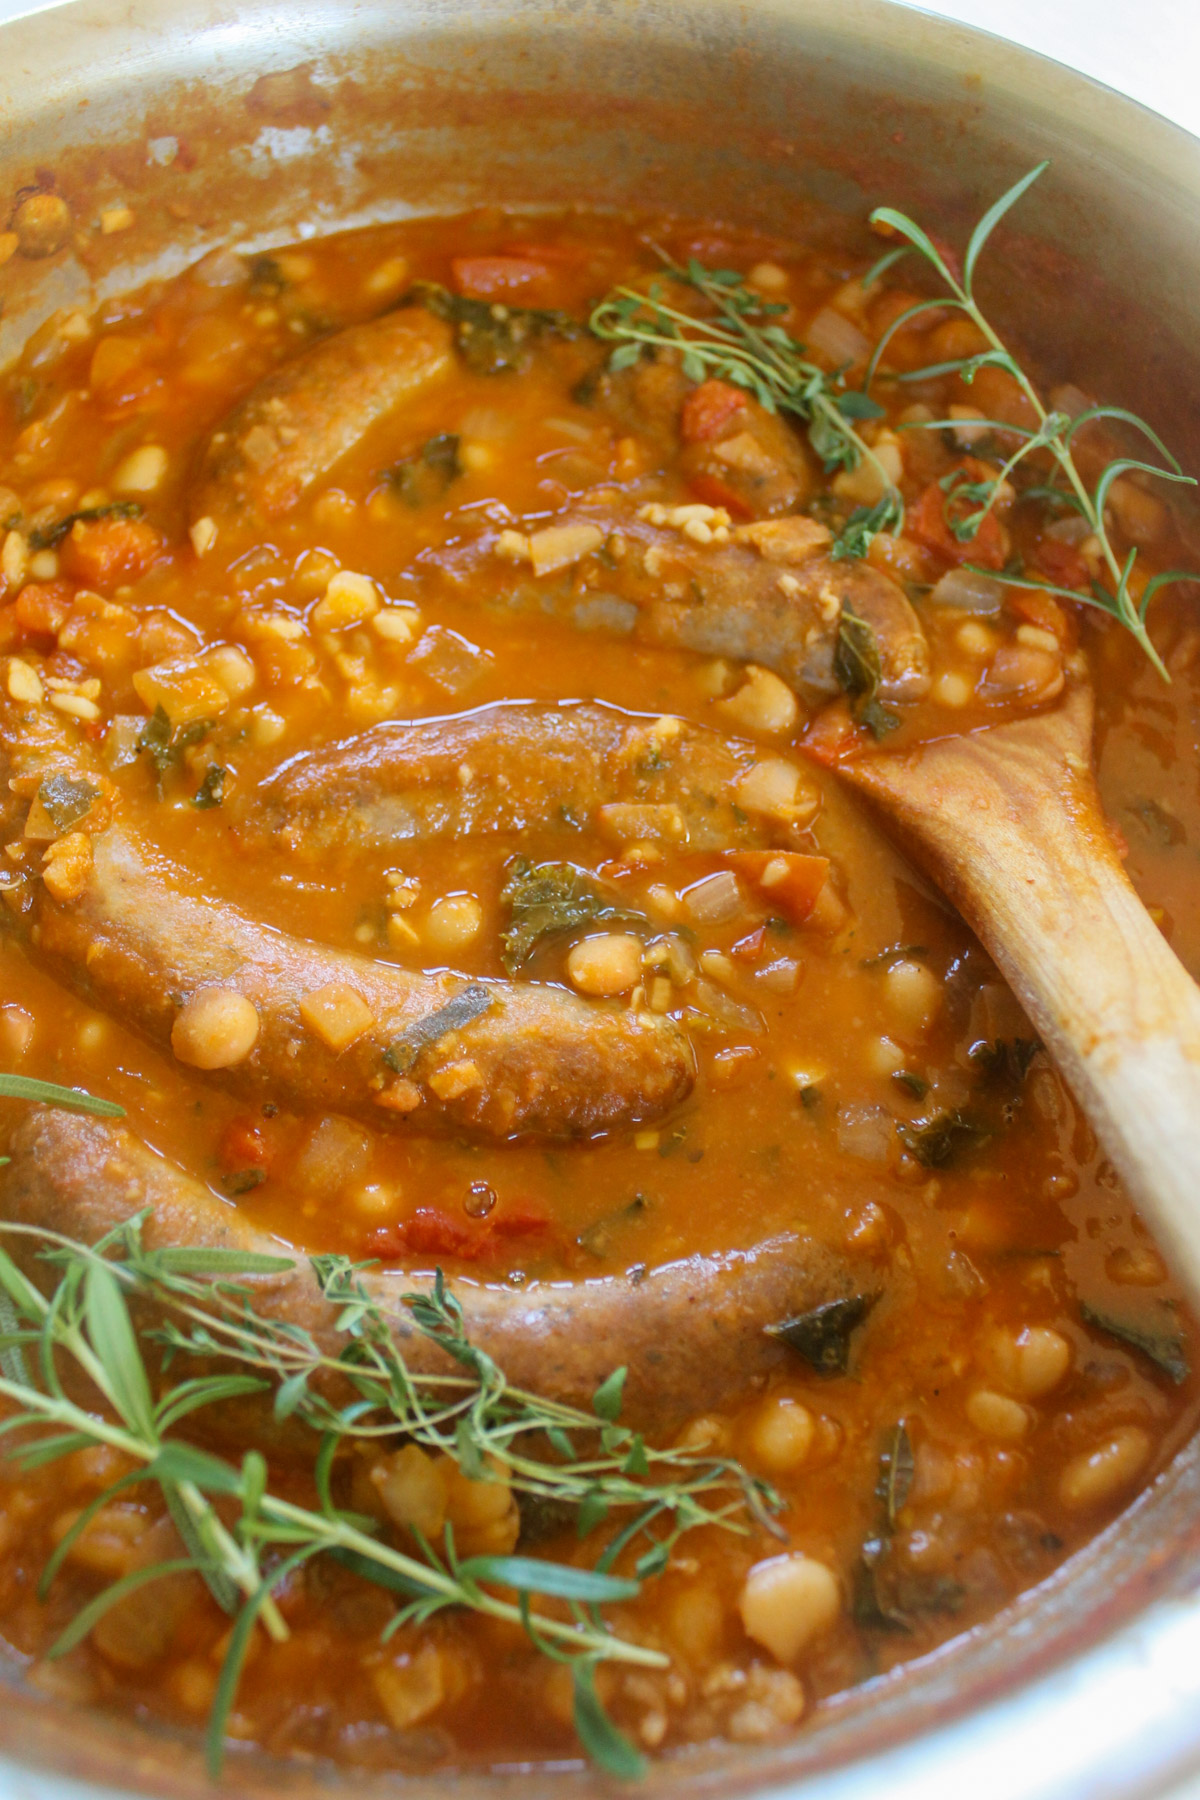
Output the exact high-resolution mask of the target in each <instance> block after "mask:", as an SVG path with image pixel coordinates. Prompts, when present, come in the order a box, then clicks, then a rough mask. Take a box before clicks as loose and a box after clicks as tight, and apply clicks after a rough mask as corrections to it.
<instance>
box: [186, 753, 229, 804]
mask: <svg viewBox="0 0 1200 1800" xmlns="http://www.w3.org/2000/svg"><path fill="white" fill-rule="evenodd" d="M228 774H229V770H228V769H223V768H222V767H221V765H220V763H209V765H208V768H207V769H206V770H205V772H204V780H203V781H202V782H201V783H200V786H199V787H198V788H197V789H196V792H195V793H194V794H193V795H192V805H193V806H196V807H199V808H200V810H201V812H204V811H207V809H208V808H209V807H211V806H220V804H221V802H222V801H223V799H224V798H225V781H226V777H227V776H228Z"/></svg>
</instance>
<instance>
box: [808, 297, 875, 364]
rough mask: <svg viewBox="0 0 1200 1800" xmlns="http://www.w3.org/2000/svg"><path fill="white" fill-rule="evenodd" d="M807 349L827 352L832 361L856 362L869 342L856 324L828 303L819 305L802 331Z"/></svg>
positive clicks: (864, 357)
mask: <svg viewBox="0 0 1200 1800" xmlns="http://www.w3.org/2000/svg"><path fill="white" fill-rule="evenodd" d="M804 336H805V342H806V343H807V345H808V348H809V349H810V350H816V351H818V352H819V353H820V354H821V355H822V356H827V357H828V358H829V360H830V362H833V363H838V364H841V363H857V362H863V361H865V359H866V356H867V353H868V351H869V350H870V348H871V345H870V343H869V341H868V340H867V338H865V337H864V336H863V333H862V332H861V331H860V330H859V329H858V326H857V325H854V324H852V323H851V322H850V320H849V319H847V318H846V317H845V315H844V314H843V313H840V312H835V311H834V310H833V308H832V306H823V307H822V308H821V310H820V312H819V313H817V314H816V315H815V316H814V317H813V318H812V319H811V320H810V321H809V326H808V330H807V331H806V332H805V334H804Z"/></svg>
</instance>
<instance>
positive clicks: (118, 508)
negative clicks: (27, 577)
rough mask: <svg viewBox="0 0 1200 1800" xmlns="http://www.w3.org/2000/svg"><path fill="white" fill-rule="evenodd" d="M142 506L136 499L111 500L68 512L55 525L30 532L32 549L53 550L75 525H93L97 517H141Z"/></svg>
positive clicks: (44, 526)
mask: <svg viewBox="0 0 1200 1800" xmlns="http://www.w3.org/2000/svg"><path fill="white" fill-rule="evenodd" d="M141 516H142V508H141V507H140V506H139V505H138V502H137V501H136V500H111V501H109V503H108V505H107V506H87V507H85V508H84V509H83V511H82V512H73V513H68V514H67V515H66V517H65V518H63V519H56V520H55V522H54V524H53V525H42V526H40V527H38V528H37V529H36V530H34V531H31V532H30V534H29V548H30V549H31V550H53V549H55V548H56V547H57V546H58V545H59V544H61V543H62V541H63V539H64V538H65V537H66V535H67V533H68V532H69V531H70V530H71V529H72V527H73V526H75V525H91V524H94V523H95V521H96V520H97V519H140V518H141Z"/></svg>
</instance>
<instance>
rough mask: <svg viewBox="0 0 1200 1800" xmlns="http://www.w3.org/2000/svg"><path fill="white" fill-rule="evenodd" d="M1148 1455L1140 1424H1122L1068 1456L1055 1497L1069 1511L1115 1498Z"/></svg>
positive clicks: (1146, 1440) (1139, 1468)
mask: <svg viewBox="0 0 1200 1800" xmlns="http://www.w3.org/2000/svg"><path fill="white" fill-rule="evenodd" d="M1149 1455H1150V1438H1149V1436H1148V1434H1147V1433H1146V1432H1144V1431H1143V1430H1142V1428H1141V1426H1140V1425H1122V1426H1121V1427H1120V1428H1119V1430H1117V1431H1114V1432H1113V1434H1112V1436H1111V1437H1109V1438H1106V1439H1105V1441H1104V1442H1103V1443H1102V1444H1097V1445H1096V1447H1095V1449H1094V1450H1085V1451H1084V1452H1083V1454H1082V1455H1080V1456H1075V1457H1072V1459H1071V1461H1070V1462H1069V1463H1068V1464H1067V1466H1066V1468H1065V1469H1064V1470H1063V1472H1062V1474H1061V1475H1060V1477H1059V1481H1058V1497H1059V1499H1060V1500H1061V1501H1062V1503H1063V1505H1064V1506H1066V1507H1069V1508H1070V1510H1071V1511H1072V1512H1081V1511H1083V1510H1084V1509H1086V1508H1091V1507H1094V1506H1103V1505H1105V1503H1106V1502H1107V1501H1109V1500H1112V1499H1115V1497H1116V1496H1117V1494H1119V1493H1120V1492H1121V1490H1122V1488H1127V1487H1128V1486H1129V1485H1130V1483H1131V1482H1132V1481H1133V1480H1134V1478H1135V1477H1136V1476H1137V1475H1138V1473H1139V1472H1140V1470H1141V1469H1142V1466H1143V1465H1144V1463H1145V1462H1146V1460H1147V1458H1148V1457H1149Z"/></svg>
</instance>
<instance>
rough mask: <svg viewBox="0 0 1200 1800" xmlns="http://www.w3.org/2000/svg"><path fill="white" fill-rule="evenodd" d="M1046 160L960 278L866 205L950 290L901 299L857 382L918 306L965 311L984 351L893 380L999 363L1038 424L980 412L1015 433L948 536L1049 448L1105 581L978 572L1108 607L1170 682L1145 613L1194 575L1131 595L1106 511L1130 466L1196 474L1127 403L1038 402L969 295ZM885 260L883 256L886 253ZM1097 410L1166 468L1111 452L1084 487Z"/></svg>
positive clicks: (911, 226) (982, 235)
mask: <svg viewBox="0 0 1200 1800" xmlns="http://www.w3.org/2000/svg"><path fill="white" fill-rule="evenodd" d="M1048 166H1049V164H1048V163H1047V162H1041V163H1039V164H1038V165H1037V167H1036V168H1033V169H1030V170H1029V172H1028V174H1026V175H1023V176H1022V177H1021V179H1020V180H1019V181H1016V182H1014V183H1013V185H1012V186H1011V187H1010V188H1009V189H1008V190H1007V191H1006V192H1005V193H1003V194H1002V195H1001V196H1000V198H999V199H998V200H997V201H996V202H995V203H994V204H993V205H992V206H990V207H989V208H988V210H987V212H986V213H985V214H984V215H983V217H982V219H980V221H979V223H978V224H977V225H976V227H975V229H974V231H973V232H972V233H971V236H970V239H969V241H968V243H967V250H966V255H965V257H964V259H963V272H962V278H961V280H960V279H959V277H958V276H957V275H956V274H955V273H954V271H953V269H951V267H950V266H949V264H948V263H947V261H946V258H945V257H944V256H943V254H942V252H941V251H940V250H939V249H938V247H937V245H936V244H935V243H934V242H933V240H932V239H931V238H930V237H929V235H928V234H927V233H926V232H925V231H923V230H922V229H921V227H920V226H919V225H918V224H917V223H916V221H915V220H913V219H911V218H909V217H908V215H907V214H906V213H902V212H898V211H896V209H895V208H894V207H890V206H879V207H876V208H875V210H874V212H873V213H872V214H871V223H872V224H873V225H882V226H885V227H887V228H889V229H890V230H892V231H894V232H896V233H897V234H898V235H899V236H900V237H902V238H905V239H907V243H908V247H909V249H911V250H915V251H917V253H918V254H919V255H920V256H922V257H923V258H924V259H925V261H926V262H928V263H929V264H930V265H931V266H932V267H933V269H934V270H935V271H936V272H937V274H938V275H939V276H940V278H941V280H942V282H943V283H944V285H945V287H946V288H947V289H948V290H949V294H948V297H947V295H944V294H943V295H940V296H938V297H937V298H935V299H929V300H920V301H917V302H915V303H914V304H913V305H912V306H910V307H908V308H906V309H905V311H904V312H902V313H901V314H900V315H899V316H898V317H897V318H896V319H894V320H893V321H892V323H891V324H890V325H889V326H888V328H887V330H886V331H885V332H884V333H883V336H882V337H881V338H880V340H879V342H878V343H877V344H876V346H875V349H874V352H873V353H872V356H871V360H870V362H869V363H868V365H867V370H866V374H865V376H864V379H863V386H862V391H863V393H864V395H869V393H870V389H871V385H872V382H873V381H874V379H875V377H876V375H877V373H878V371H879V366H880V363H881V361H882V358H883V356H884V353H885V351H886V349H887V346H888V344H889V343H890V342H891V340H892V338H893V337H894V336H895V334H896V332H898V331H901V330H903V328H904V327H905V326H906V325H908V324H911V322H912V321H913V320H914V319H915V318H918V317H919V316H920V315H921V314H922V313H926V312H929V311H930V310H933V309H944V308H951V309H952V310H954V311H956V312H960V313H963V314H964V315H965V316H966V317H967V318H968V319H970V320H971V322H972V323H973V324H974V325H975V326H976V328H977V329H978V330H979V331H980V332H981V333H982V335H983V337H984V338H985V339H986V341H987V345H988V347H987V349H986V350H983V351H981V352H979V353H978V354H977V355H974V356H964V357H955V358H951V359H950V360H948V361H946V362H940V363H931V364H929V365H927V366H926V367H924V368H921V369H914V370H909V371H906V372H904V373H902V374H899V375H897V376H895V377H893V379H895V380H896V381H899V382H913V381H929V380H932V379H934V378H936V377H938V376H945V375H958V376H960V377H961V378H962V380H963V381H965V382H967V383H968V384H969V383H970V382H972V381H973V380H974V378H975V376H976V375H977V374H978V372H979V370H980V369H985V368H993V369H1002V370H1004V372H1005V373H1006V374H1008V375H1011V376H1012V378H1013V380H1014V381H1015V382H1016V383H1017V386H1018V387H1019V388H1020V390H1021V393H1022V394H1023V395H1024V396H1025V398H1026V400H1027V401H1028V402H1029V404H1030V406H1031V408H1032V409H1033V414H1034V417H1035V419H1036V421H1037V423H1036V425H1035V426H1034V427H1032V428H1030V427H1026V426H1018V425H1012V424H1009V423H1007V422H1006V421H1004V420H999V419H982V420H980V421H979V423H980V425H981V426H984V427H990V428H991V429H992V430H994V431H996V432H997V433H999V434H1002V435H1003V436H1006V437H1008V438H1010V439H1012V438H1015V439H1017V440H1018V442H1017V448H1016V449H1015V450H1014V451H1013V452H1012V454H1011V455H1010V456H1009V457H1008V458H1007V459H1006V461H1005V462H1004V464H1003V466H1002V467H1001V468H1000V470H999V472H998V473H997V474H996V476H995V478H994V479H993V480H991V481H989V482H988V483H985V484H979V485H978V487H974V486H973V487H972V488H971V489H969V490H967V489H962V490H960V494H961V496H962V497H963V498H966V499H967V500H968V501H970V502H975V503H977V504H976V510H975V511H973V512H972V513H969V514H967V515H966V516H965V517H962V516H960V517H959V518H957V519H956V521H955V524H954V531H955V535H956V536H957V537H958V538H959V539H960V541H964V542H965V541H970V539H971V538H973V537H974V536H975V535H976V533H977V532H978V530H979V527H980V525H981V524H982V523H983V520H984V519H985V518H986V517H987V515H988V513H989V512H990V511H991V510H992V508H993V507H994V506H995V504H996V500H997V497H998V495H999V494H1000V492H1001V490H1002V484H1003V483H1005V482H1006V481H1007V480H1008V478H1009V477H1010V476H1011V475H1012V474H1013V473H1014V471H1015V470H1016V469H1017V468H1018V467H1019V466H1020V465H1021V464H1022V463H1024V462H1026V461H1027V460H1028V459H1029V458H1030V457H1032V456H1034V455H1035V453H1037V452H1043V453H1044V457H1049V458H1050V459H1051V462H1052V465H1053V467H1054V470H1055V481H1054V483H1053V487H1054V491H1055V493H1056V494H1057V495H1058V496H1059V497H1060V498H1061V499H1062V500H1063V501H1065V502H1066V503H1068V504H1069V505H1071V506H1072V507H1074V508H1075V509H1076V510H1077V511H1078V512H1079V514H1080V515H1081V517H1082V518H1084V519H1086V521H1087V523H1088V525H1089V526H1090V527H1091V531H1092V534H1093V535H1094V536H1095V538H1096V540H1097V542H1098V544H1099V546H1100V554H1101V556H1102V558H1103V560H1104V564H1105V567H1106V570H1107V576H1108V584H1109V585H1103V584H1102V583H1100V582H1095V583H1094V584H1093V586H1092V590H1091V592H1090V593H1084V592H1082V591H1080V590H1079V589H1076V588H1067V587H1061V586H1059V585H1058V584H1056V583H1054V582H1050V581H1043V580H1041V579H1040V578H1038V577H1036V576H1032V575H1028V574H1026V573H1024V572H1021V573H1017V574H1013V573H1008V572H1005V573H1003V574H1000V575H997V574H996V573H995V572H994V571H993V570H990V569H989V570H985V571H983V573H986V574H987V575H989V576H990V577H991V579H992V580H995V581H1000V582H1002V583H1004V584H1006V585H1008V586H1012V587H1022V588H1040V589H1041V590H1042V591H1043V592H1045V593H1050V594H1056V595H1061V596H1063V597H1064V598H1066V599H1068V600H1074V601H1081V600H1082V601H1084V602H1086V603H1087V604H1088V605H1092V606H1096V607H1098V608H1100V609H1101V610H1102V611H1104V612H1107V613H1109V614H1111V615H1112V617H1113V618H1115V619H1117V620H1118V621H1119V622H1120V623H1121V624H1122V625H1123V626H1124V627H1125V628H1126V630H1127V631H1129V632H1131V633H1132V635H1133V636H1134V637H1135V638H1136V639H1137V641H1138V643H1139V644H1140V645H1141V647H1142V649H1143V650H1144V651H1145V653H1146V655H1147V656H1148V657H1149V658H1150V661H1151V662H1152V663H1153V664H1154V666H1155V668H1156V669H1157V670H1158V672H1159V674H1160V675H1162V677H1163V679H1164V680H1168V681H1169V680H1170V676H1169V675H1168V674H1167V671H1166V669H1165V667H1164V666H1163V663H1162V659H1161V658H1160V657H1159V654H1158V652H1157V650H1155V648H1154V645H1153V644H1152V643H1151V641H1150V636H1149V632H1148V631H1147V628H1146V616H1147V613H1148V610H1149V606H1150V602H1151V601H1152V600H1153V598H1154V596H1155V594H1156V593H1158V591H1159V589H1160V588H1163V587H1165V586H1167V585H1168V584H1169V583H1171V582H1177V581H1195V580H1196V579H1197V576H1196V575H1195V574H1194V573H1193V572H1191V571H1189V570H1186V569H1168V570H1165V571H1163V572H1161V573H1159V574H1157V575H1153V576H1151V578H1150V580H1149V581H1147V582H1146V584H1145V586H1144V588H1143V589H1142V593H1141V597H1140V599H1138V598H1135V595H1134V592H1133V588H1132V585H1131V577H1132V575H1133V571H1134V566H1135V564H1136V561H1137V549H1136V547H1131V548H1130V549H1129V551H1128V552H1127V554H1126V555H1125V556H1124V558H1122V557H1121V556H1120V555H1119V554H1118V552H1117V550H1116V548H1115V547H1114V545H1113V542H1112V539H1111V537H1110V535H1109V529H1108V524H1107V521H1106V516H1105V512H1106V506H1107V502H1108V497H1109V493H1110V491H1111V489H1112V485H1113V483H1114V481H1116V480H1117V479H1118V477H1120V476H1122V475H1126V474H1130V473H1141V474H1145V475H1154V476H1157V477H1158V479H1159V480H1161V481H1167V482H1176V483H1183V484H1185V485H1187V486H1191V487H1194V486H1195V485H1196V484H1195V481H1194V480H1193V479H1192V477H1191V476H1188V475H1185V474H1184V473H1183V470H1182V469H1181V468H1180V466H1179V463H1178V462H1177V461H1176V459H1175V458H1174V457H1173V456H1172V455H1171V452H1170V451H1169V450H1168V449H1167V447H1166V445H1165V444H1164V443H1163V442H1162V440H1161V438H1159V436H1158V435H1157V433H1156V432H1155V431H1154V430H1153V429H1152V428H1151V427H1150V426H1149V425H1148V424H1147V423H1146V421H1145V420H1144V419H1140V418H1139V417H1138V416H1137V414H1136V413H1132V412H1130V411H1128V410H1127V409H1126V408H1125V407H1122V406H1089V407H1088V408H1086V410H1085V411H1083V412H1081V413H1078V414H1076V415H1075V416H1074V417H1072V416H1071V415H1070V414H1068V413H1065V412H1058V411H1052V410H1049V409H1047V407H1046V406H1045V405H1044V404H1043V402H1042V400H1041V397H1040V395H1039V394H1038V391H1037V388H1036V387H1035V385H1034V383H1033V381H1032V380H1031V379H1030V377H1029V375H1028V374H1027V373H1026V371H1025V370H1024V369H1023V368H1022V367H1021V365H1020V363H1019V362H1018V361H1017V359H1016V357H1015V356H1014V355H1013V354H1012V352H1011V351H1010V350H1009V349H1008V348H1007V346H1006V345H1005V343H1004V342H1003V340H1002V339H1001V337H1000V335H999V333H998V332H997V331H996V329H995V327H994V326H993V325H992V324H991V323H990V321H989V320H988V318H987V316H986V315H985V314H984V312H983V311H982V309H981V308H980V306H979V303H978V301H977V299H976V297H975V271H976V268H977V266H978V263H979V258H980V256H981V254H982V252H983V250H984V248H985V246H986V244H987V242H988V239H989V238H990V237H991V235H992V233H993V231H994V230H995V229H996V227H997V225H998V224H999V223H1000V221H1001V220H1002V219H1003V218H1004V216H1005V215H1006V214H1007V213H1008V212H1009V211H1010V209H1011V208H1012V207H1013V206H1015V205H1016V203H1017V201H1018V200H1020V199H1021V197H1022V196H1023V195H1024V194H1025V193H1026V192H1027V191H1028V190H1029V188H1031V187H1032V186H1033V183H1034V182H1035V181H1036V180H1037V179H1038V178H1039V176H1041V175H1042V174H1043V173H1044V172H1045V170H1046V169H1047V167H1048ZM907 253H908V251H907V250H906V251H904V252H901V254H907ZM890 257H891V261H892V262H894V261H896V260H898V254H897V252H891V253H890ZM884 260H885V261H887V260H888V259H884ZM879 267H880V265H876V270H875V271H872V273H877V272H878V269H879ZM1097 419H1112V420H1114V421H1117V422H1119V423H1121V424H1124V425H1127V426H1130V427H1131V428H1132V429H1133V430H1134V431H1136V432H1138V433H1139V434H1140V435H1141V436H1142V437H1143V438H1144V439H1145V440H1146V441H1147V442H1148V443H1149V444H1151V445H1152V446H1153V448H1154V449H1155V450H1156V451H1157V452H1158V454H1159V455H1160V456H1161V457H1162V458H1163V459H1164V461H1165V463H1166V465H1167V466H1166V467H1165V468H1164V467H1163V466H1161V465H1160V464H1157V463H1151V462H1146V461H1144V460H1142V459H1141V458H1138V457H1135V456H1119V457H1115V458H1114V459H1113V460H1112V461H1110V462H1109V463H1108V464H1107V465H1106V466H1105V468H1104V469H1103V470H1102V471H1101V473H1100V475H1099V476H1098V478H1097V479H1096V481H1095V482H1094V484H1093V485H1092V486H1090V487H1089V485H1088V483H1087V481H1086V480H1085V479H1084V477H1083V475H1082V473H1081V472H1080V469H1079V466H1078V464H1077V463H1076V461H1075V456H1074V451H1073V444H1074V439H1075V437H1076V434H1077V433H1078V432H1079V431H1081V430H1082V429H1083V427H1084V426H1085V425H1088V424H1091V423H1092V422H1093V421H1094V420H1097ZM955 423H956V421H954V420H950V419H932V420H925V421H915V422H912V423H910V424H906V425H905V426H904V427H903V429H908V430H927V431H937V430H942V429H945V428H946V427H947V426H953V425H954V424H955ZM1044 457H1043V460H1044Z"/></svg>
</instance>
